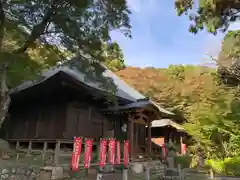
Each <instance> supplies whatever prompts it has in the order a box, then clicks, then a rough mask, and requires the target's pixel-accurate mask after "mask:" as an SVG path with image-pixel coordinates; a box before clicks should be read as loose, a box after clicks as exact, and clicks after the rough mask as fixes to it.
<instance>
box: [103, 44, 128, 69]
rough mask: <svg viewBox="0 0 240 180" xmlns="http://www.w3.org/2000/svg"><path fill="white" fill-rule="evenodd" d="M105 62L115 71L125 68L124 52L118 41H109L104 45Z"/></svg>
mask: <svg viewBox="0 0 240 180" xmlns="http://www.w3.org/2000/svg"><path fill="white" fill-rule="evenodd" d="M104 49H105V50H104V55H105V60H104V64H105V65H106V66H107V67H108V68H109V69H110V70H111V71H113V72H116V71H119V70H122V69H124V68H125V67H126V66H125V64H124V57H123V52H122V50H121V48H120V47H119V45H118V44H117V43H116V42H113V43H108V44H106V45H105V47H104Z"/></svg>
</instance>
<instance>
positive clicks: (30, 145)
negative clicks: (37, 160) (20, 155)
mask: <svg viewBox="0 0 240 180" xmlns="http://www.w3.org/2000/svg"><path fill="white" fill-rule="evenodd" d="M31 152H32V141H29V142H28V152H27V153H28V154H31Z"/></svg>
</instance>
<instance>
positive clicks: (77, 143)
mask: <svg viewBox="0 0 240 180" xmlns="http://www.w3.org/2000/svg"><path fill="white" fill-rule="evenodd" d="M73 146H74V147H73V153H72V163H71V167H72V170H73V171H77V170H78V167H79V160H80V155H81V152H82V138H80V137H75V138H74V144H73Z"/></svg>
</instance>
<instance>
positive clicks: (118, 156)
mask: <svg viewBox="0 0 240 180" xmlns="http://www.w3.org/2000/svg"><path fill="white" fill-rule="evenodd" d="M116 143H117V157H116V164H121V147H120V141H117V142H116Z"/></svg>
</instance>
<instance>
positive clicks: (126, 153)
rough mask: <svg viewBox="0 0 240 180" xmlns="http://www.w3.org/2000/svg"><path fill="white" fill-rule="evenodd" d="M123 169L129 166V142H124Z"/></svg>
mask: <svg viewBox="0 0 240 180" xmlns="http://www.w3.org/2000/svg"><path fill="white" fill-rule="evenodd" d="M123 153H124V157H123V159H124V167H125V168H127V167H128V165H129V140H126V141H124V152H123Z"/></svg>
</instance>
